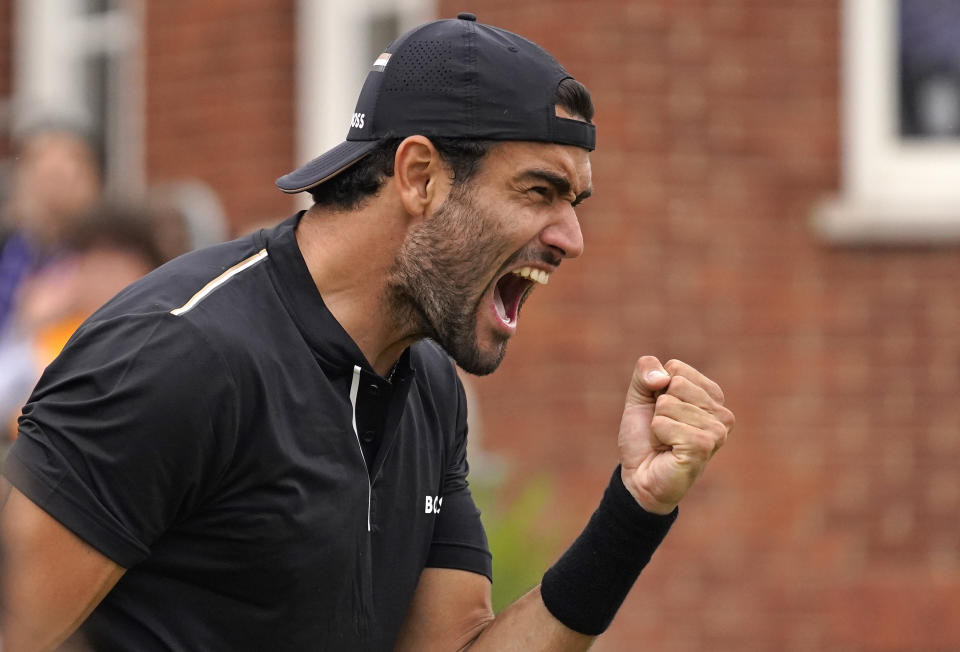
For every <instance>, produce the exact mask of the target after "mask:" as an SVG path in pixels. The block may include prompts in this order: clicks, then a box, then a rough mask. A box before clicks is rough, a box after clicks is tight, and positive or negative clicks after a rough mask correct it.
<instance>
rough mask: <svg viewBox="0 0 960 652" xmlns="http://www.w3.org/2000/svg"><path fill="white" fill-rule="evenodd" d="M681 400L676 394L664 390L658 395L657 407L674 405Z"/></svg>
mask: <svg viewBox="0 0 960 652" xmlns="http://www.w3.org/2000/svg"><path fill="white" fill-rule="evenodd" d="M679 402H680V399H678V398H677V397H676V396H671V395H670V394H668V393H666V392H664V393H663V394H661V395H660V396H658V397H657V408H658V409H659V408H665V407H667V406H668V405H673V404H676V403H679Z"/></svg>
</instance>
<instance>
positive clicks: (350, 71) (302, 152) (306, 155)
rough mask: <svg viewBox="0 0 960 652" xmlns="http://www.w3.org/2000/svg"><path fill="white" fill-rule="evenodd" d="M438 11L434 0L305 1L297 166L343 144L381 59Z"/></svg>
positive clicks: (300, 17) (300, 8)
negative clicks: (372, 71) (395, 42)
mask: <svg viewBox="0 0 960 652" xmlns="http://www.w3.org/2000/svg"><path fill="white" fill-rule="evenodd" d="M435 11H436V7H435V2H434V0H369V1H368V2H343V1H342V0H321V1H317V0H300V2H299V4H298V5H297V26H298V34H297V49H298V53H297V60H298V64H297V65H298V72H297V84H298V88H297V107H298V115H297V132H298V134H299V135H298V142H297V164H302V163H305V162H307V161H309V160H310V159H312V158H313V157H315V156H317V155H319V154H321V153H323V152H325V151H326V150H327V149H329V148H331V147H333V146H334V145H336V144H338V143H340V142H342V141H343V139H344V137H345V136H346V135H347V130H348V128H349V126H350V118H351V116H352V114H353V109H354V106H355V105H356V103H357V96H358V95H359V94H360V87H361V86H363V81H364V79H366V76H367V71H369V70H370V66H371V65H372V64H373V62H374V60H375V59H376V58H377V55H378V54H380V53H381V52H382V51H383V50H382V48H383V47H384V46H386V45H387V44H388V43H390V42H391V41H392V40H393V39H394V38H396V37H397V36H399V35H400V34H402V33H404V32H406V31H407V30H409V29H411V28H412V27H415V26H416V25H419V24H420V23H424V22H427V21H429V20H432V19H433V18H434V16H435ZM303 196H304V197H306V195H303Z"/></svg>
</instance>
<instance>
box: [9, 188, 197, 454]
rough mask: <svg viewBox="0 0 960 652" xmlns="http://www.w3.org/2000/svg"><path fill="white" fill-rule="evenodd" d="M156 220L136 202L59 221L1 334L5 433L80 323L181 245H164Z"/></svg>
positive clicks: (12, 431)
mask: <svg viewBox="0 0 960 652" xmlns="http://www.w3.org/2000/svg"><path fill="white" fill-rule="evenodd" d="M171 219H172V218H171ZM160 224H161V222H160V221H159V220H157V219H156V217H155V215H154V213H152V212H150V211H148V210H147V209H145V208H143V207H140V206H135V205H133V204H118V203H107V204H102V205H98V206H97V207H95V208H94V209H92V210H89V211H87V212H86V213H84V214H81V215H78V216H76V217H74V218H72V219H71V220H70V221H69V223H67V224H65V225H64V226H63V228H64V233H63V234H62V235H61V236H60V237H59V240H60V245H59V254H58V256H57V258H56V259H55V260H53V261H51V262H49V263H48V264H46V265H45V266H43V267H42V268H41V269H39V270H37V271H36V272H34V273H33V274H32V275H31V276H29V277H28V278H27V279H26V280H25V281H24V282H23V283H22V284H21V288H20V292H19V300H18V303H17V306H16V310H15V312H14V314H13V316H12V323H11V324H10V325H9V327H8V328H7V329H6V330H5V331H4V332H3V334H2V335H0V369H2V370H3V373H2V374H0V427H4V428H6V430H5V432H4V435H5V437H4V438H5V439H13V438H14V437H15V434H16V419H17V417H18V416H19V414H20V408H21V407H22V406H23V403H24V401H26V399H27V397H28V396H29V395H30V390H31V389H33V386H34V384H36V382H37V379H38V378H40V374H41V373H42V371H43V369H44V368H45V367H46V366H47V365H48V364H49V363H50V362H51V361H52V360H53V359H54V358H55V357H56V356H57V354H59V353H60V350H61V349H62V348H63V345H64V344H66V342H67V340H68V339H69V338H70V336H71V335H72V334H73V332H74V331H75V330H76V329H77V327H78V326H79V325H80V324H81V323H82V322H83V321H84V320H85V319H86V318H87V317H89V316H90V315H91V314H93V312H94V311H95V310H96V309H97V308H99V307H100V306H101V305H103V304H104V303H105V302H106V301H107V300H108V299H110V297H112V296H113V295H115V294H116V293H117V292H119V291H120V290H121V289H123V288H124V287H125V286H127V285H128V284H130V283H132V282H133V281H135V280H137V279H138V278H140V277H141V276H143V275H144V274H146V273H147V272H149V271H151V270H152V269H154V268H155V267H158V266H159V265H161V264H162V263H163V262H165V261H166V259H167V258H168V257H169V256H170V255H172V254H173V253H183V252H182V251H176V252H170V251H168V252H166V253H165V252H162V251H161V247H160V244H159V238H158V229H159V227H160Z"/></svg>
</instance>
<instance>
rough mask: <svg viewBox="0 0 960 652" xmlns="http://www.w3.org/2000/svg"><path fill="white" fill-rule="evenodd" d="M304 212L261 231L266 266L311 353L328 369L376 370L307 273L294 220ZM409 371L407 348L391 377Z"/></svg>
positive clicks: (398, 376)
mask: <svg viewBox="0 0 960 652" xmlns="http://www.w3.org/2000/svg"><path fill="white" fill-rule="evenodd" d="M305 212H306V211H300V212H299V213H297V214H296V215H293V216H292V217H290V218H288V219H286V220H284V221H283V222H281V223H280V224H278V225H277V226H276V227H274V228H273V229H269V230H267V231H266V232H264V234H263V237H264V239H265V242H266V248H267V253H268V254H269V257H270V261H271V265H270V266H269V267H268V269H270V273H271V277H272V279H273V283H274V286H275V287H276V290H277V294H278V295H279V296H280V298H281V300H282V301H283V303H284V305H285V306H286V308H287V311H288V312H289V313H290V316H291V317H292V318H293V321H294V323H295V324H296V326H297V329H298V330H299V331H300V334H301V335H302V336H303V339H304V340H305V341H306V342H307V344H308V345H309V347H310V349H311V350H312V351H313V353H314V356H315V357H316V358H317V360H318V361H319V362H320V364H321V366H323V367H324V368H325V369H326V370H327V371H328V372H337V373H343V372H352V371H353V367H354V366H359V367H360V368H361V369H363V370H365V371H367V372H368V373H371V374H375V373H376V372H374V370H373V367H372V366H371V365H370V363H369V362H368V361H367V359H366V358H365V357H364V355H363V353H362V352H361V351H360V347H358V346H357V344H356V342H354V341H353V339H352V338H351V337H350V335H349V334H348V333H347V332H346V331H345V330H344V329H343V326H341V325H340V322H338V321H337V320H336V318H335V317H334V316H333V315H332V314H331V313H330V311H329V310H328V309H327V306H326V305H325V304H324V302H323V297H321V296H320V292H319V291H318V290H317V286H316V284H315V283H314V281H313V277H312V276H310V270H309V269H308V268H307V263H306V261H305V260H304V259H303V254H302V253H301V251H300V246H299V245H298V244H297V237H296V227H297V224H299V223H300V219H301V218H302V217H303V215H304V213H305ZM411 371H412V370H411V367H410V349H409V348H408V349H407V350H406V351H404V352H403V355H401V356H400V360H399V361H398V362H397V366H396V372H395V374H394V380H397V379H398V378H403V377H406V376H408V375H410V372H411Z"/></svg>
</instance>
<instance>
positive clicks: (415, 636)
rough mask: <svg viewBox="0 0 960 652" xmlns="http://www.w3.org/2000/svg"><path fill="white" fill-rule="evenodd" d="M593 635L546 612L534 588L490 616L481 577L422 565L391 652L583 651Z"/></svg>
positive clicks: (487, 590)
mask: <svg viewBox="0 0 960 652" xmlns="http://www.w3.org/2000/svg"><path fill="white" fill-rule="evenodd" d="M593 640H594V637H592V636H584V635H583V634H578V633H577V632H575V631H573V630H572V629H569V628H567V627H566V626H564V625H563V624H562V623H561V622H560V621H558V620H557V619H556V618H554V617H553V616H552V615H550V612H549V611H547V608H546V606H544V604H543V600H542V599H541V598H540V588H539V587H537V588H535V589H533V590H532V591H530V592H529V593H527V594H526V595H524V596H523V597H522V598H520V599H519V600H517V601H516V602H514V603H513V604H512V605H510V606H509V607H507V608H506V609H504V610H503V612H502V613H500V614H499V615H498V616H497V617H496V618H494V615H493V609H492V607H491V603H490V582H489V581H488V580H487V578H486V577H484V576H483V575H478V574H476V573H471V572H468V571H462V570H452V569H447V568H427V569H424V571H423V574H422V575H421V576H420V583H419V584H418V585H417V591H416V593H415V594H414V598H413V603H412V604H411V607H410V613H409V614H408V615H407V621H406V624H405V625H404V628H403V630H402V631H401V633H400V637H399V640H398V643H397V647H396V650H397V652H413V651H414V650H416V651H421V650H422V651H424V652H441V651H442V652H452V651H453V650H465V649H469V650H470V651H471V652H481V651H484V650H496V651H498V652H510V651H512V650H523V651H524V652H535V651H536V650H570V651H575V650H586V649H587V648H589V647H590V645H591V644H592V643H593Z"/></svg>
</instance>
